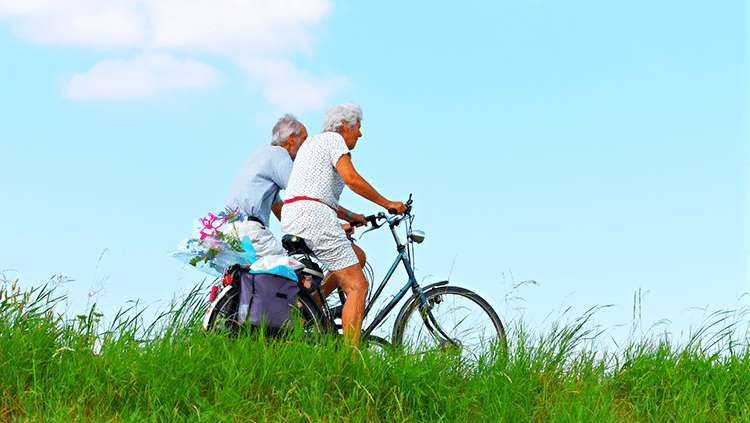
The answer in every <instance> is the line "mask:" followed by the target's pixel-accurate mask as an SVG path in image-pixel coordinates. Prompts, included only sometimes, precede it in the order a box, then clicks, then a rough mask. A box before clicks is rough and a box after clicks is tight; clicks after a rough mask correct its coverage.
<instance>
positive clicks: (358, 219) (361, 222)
mask: <svg viewBox="0 0 750 423" xmlns="http://www.w3.org/2000/svg"><path fill="white" fill-rule="evenodd" d="M349 223H350V224H351V225H352V226H354V227H357V226H367V220H365V215H363V214H359V213H352V215H351V216H350V217H349Z"/></svg>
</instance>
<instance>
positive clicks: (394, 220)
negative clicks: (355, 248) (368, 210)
mask: <svg viewBox="0 0 750 423" xmlns="http://www.w3.org/2000/svg"><path fill="white" fill-rule="evenodd" d="M412 203H413V200H412V199H411V194H409V199H408V200H407V201H406V211H405V212H404V214H403V215H401V216H394V217H390V218H389V217H388V216H387V215H386V214H385V213H383V212H380V213H378V214H372V215H370V216H365V221H367V222H369V223H370V224H371V225H372V227H371V228H370V229H368V230H366V231H365V232H363V233H362V235H364V234H365V233H366V232H369V231H371V230H373V229H378V228H379V227H381V226H383V225H382V224H379V223H378V221H379V220H381V219H383V220H385V221H386V222H388V224H389V225H390V226H397V225H398V224H399V223H401V221H402V220H404V219H405V218H407V217H410V216H411V205H412ZM388 212H389V213H390V214H393V215H395V214H396V210H395V209H389V210H388ZM360 236H361V235H360Z"/></svg>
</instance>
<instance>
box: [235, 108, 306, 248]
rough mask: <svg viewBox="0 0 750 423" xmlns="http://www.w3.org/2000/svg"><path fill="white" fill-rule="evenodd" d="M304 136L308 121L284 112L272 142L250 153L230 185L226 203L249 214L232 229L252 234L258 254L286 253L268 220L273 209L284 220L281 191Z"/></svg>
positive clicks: (275, 128)
mask: <svg viewBox="0 0 750 423" xmlns="http://www.w3.org/2000/svg"><path fill="white" fill-rule="evenodd" d="M305 139H307V129H306V128H305V125H303V124H302V123H300V122H299V121H298V120H297V118H296V117H295V116H294V115H291V114H285V115H284V116H282V117H281V118H280V119H279V120H278V122H276V125H275V126H274V127H273V131H272V134H271V144H270V145H269V144H266V145H263V146H261V147H260V148H258V149H257V150H255V151H254V152H253V153H252V154H251V155H250V157H249V158H248V159H247V161H246V162H245V165H244V166H242V169H240V172H239V173H238V174H237V177H235V179H234V182H232V186H231V187H230V188H229V194H228V195H227V199H226V201H225V205H226V206H228V207H230V208H231V209H234V208H235V207H239V208H240V211H242V213H243V214H244V215H245V216H246V218H245V220H244V221H243V222H235V223H233V224H232V225H233V227H232V228H230V231H232V230H233V231H235V232H234V235H236V236H237V237H238V238H239V239H242V238H243V237H245V236H247V237H249V238H250V241H251V242H252V244H253V248H254V249H255V254H256V255H257V256H258V257H264V256H269V255H286V251H285V250H284V247H282V246H281V242H280V241H279V240H278V239H276V237H274V236H273V234H272V233H271V231H270V230H269V229H268V224H269V220H270V218H271V212H272V211H273V213H274V215H276V218H277V219H279V220H281V206H282V205H283V202H282V201H281V197H280V195H279V192H280V191H281V190H282V189H286V187H287V183H288V182H289V175H290V174H291V173H292V165H293V161H294V159H295V158H296V157H297V151H298V150H299V148H300V146H301V145H302V143H303V142H305ZM226 229H227V228H222V230H226Z"/></svg>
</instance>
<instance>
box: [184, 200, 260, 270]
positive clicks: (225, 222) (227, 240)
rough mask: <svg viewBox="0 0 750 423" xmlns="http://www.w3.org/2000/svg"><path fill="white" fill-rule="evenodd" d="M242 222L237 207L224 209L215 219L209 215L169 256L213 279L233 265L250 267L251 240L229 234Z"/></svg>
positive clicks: (252, 251) (251, 261) (253, 260)
mask: <svg viewBox="0 0 750 423" xmlns="http://www.w3.org/2000/svg"><path fill="white" fill-rule="evenodd" d="M244 218H245V216H244V215H243V214H242V212H241V211H240V210H239V207H237V208H235V209H234V210H232V209H231V208H229V207H227V208H226V209H225V210H224V211H222V212H221V213H219V214H218V215H214V214H212V213H208V217H205V218H201V219H198V220H197V221H196V222H195V227H194V230H193V233H192V234H191V235H190V236H189V237H187V238H185V240H184V241H183V242H182V243H181V244H180V245H179V246H178V247H177V251H175V252H174V253H171V254H170V256H171V257H174V258H175V259H177V260H180V261H182V262H184V263H187V264H190V265H192V266H194V267H195V268H196V269H198V270H201V271H203V272H205V273H208V274H209V275H212V276H215V277H221V275H222V274H223V273H224V269H226V268H227V267H229V266H231V265H233V264H235V263H240V264H252V263H253V262H255V260H256V259H257V256H256V254H255V249H254V248H253V245H252V243H251V242H250V239H249V238H248V237H244V238H243V239H241V240H240V239H238V237H237V236H236V235H234V234H233V231H231V230H229V229H230V228H231V227H232V224H233V223H234V222H238V221H239V222H241V221H243V220H244Z"/></svg>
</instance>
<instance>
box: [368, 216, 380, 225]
mask: <svg viewBox="0 0 750 423" xmlns="http://www.w3.org/2000/svg"><path fill="white" fill-rule="evenodd" d="M365 220H366V221H368V222H370V223H373V224H374V223H376V222H377V221H378V216H377V215H375V214H371V215H369V216H365Z"/></svg>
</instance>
